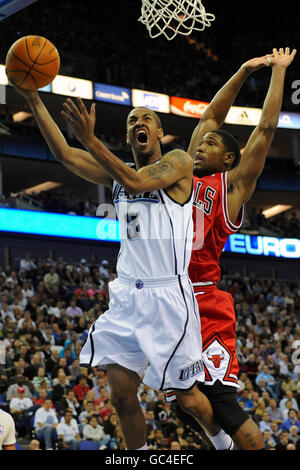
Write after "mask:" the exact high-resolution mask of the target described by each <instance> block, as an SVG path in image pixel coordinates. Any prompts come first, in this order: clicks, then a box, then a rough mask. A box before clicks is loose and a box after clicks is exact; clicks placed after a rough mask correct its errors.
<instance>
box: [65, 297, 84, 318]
mask: <svg viewBox="0 0 300 470" xmlns="http://www.w3.org/2000/svg"><path fill="white" fill-rule="evenodd" d="M66 314H67V315H68V317H69V318H71V319H77V318H79V317H82V315H83V312H82V309H81V308H80V307H78V306H76V300H75V299H72V300H71V302H70V305H69V306H68V307H67V309H66Z"/></svg>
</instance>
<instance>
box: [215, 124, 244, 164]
mask: <svg viewBox="0 0 300 470" xmlns="http://www.w3.org/2000/svg"><path fill="white" fill-rule="evenodd" d="M213 132H214V133H215V134H218V135H219V136H220V137H221V138H222V142H223V145H224V147H225V150H226V152H232V153H234V155H235V159H234V161H233V162H232V164H231V168H234V167H236V166H237V165H238V164H239V163H240V160H241V149H240V144H239V143H238V141H237V139H236V138H235V137H233V135H231V134H229V132H226V131H223V130H222V131H221V130H220V129H217V130H215V131H213Z"/></svg>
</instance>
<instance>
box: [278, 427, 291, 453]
mask: <svg viewBox="0 0 300 470" xmlns="http://www.w3.org/2000/svg"><path fill="white" fill-rule="evenodd" d="M290 443H291V442H290V440H289V432H288V431H287V430H286V429H283V430H282V431H281V433H280V434H279V442H278V444H277V445H276V450H287V448H286V446H287V445H288V444H290Z"/></svg>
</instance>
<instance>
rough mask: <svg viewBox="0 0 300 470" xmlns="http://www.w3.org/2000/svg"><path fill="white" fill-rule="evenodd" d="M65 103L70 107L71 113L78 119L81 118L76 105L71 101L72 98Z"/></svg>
mask: <svg viewBox="0 0 300 470" xmlns="http://www.w3.org/2000/svg"><path fill="white" fill-rule="evenodd" d="M65 103H66V104H67V105H68V108H69V110H70V113H71V114H72V115H74V116H76V117H80V112H79V109H78V107H77V106H76V104H75V103H74V102H73V101H72V100H71V98H67V100H66V101H65Z"/></svg>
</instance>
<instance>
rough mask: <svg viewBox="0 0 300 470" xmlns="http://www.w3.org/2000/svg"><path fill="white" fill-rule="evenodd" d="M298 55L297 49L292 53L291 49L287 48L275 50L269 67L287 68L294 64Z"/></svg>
mask: <svg viewBox="0 0 300 470" xmlns="http://www.w3.org/2000/svg"><path fill="white" fill-rule="evenodd" d="M296 53H297V51H296V49H293V50H292V52H290V48H289V47H286V48H285V49H283V47H281V48H280V49H276V48H274V49H273V54H272V55H270V56H269V60H268V62H269V65H270V66H271V67H273V66H276V65H278V66H280V67H283V68H287V67H288V66H289V65H290V64H291V63H292V62H293V60H294V57H295V55H296Z"/></svg>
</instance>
